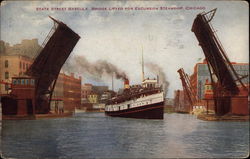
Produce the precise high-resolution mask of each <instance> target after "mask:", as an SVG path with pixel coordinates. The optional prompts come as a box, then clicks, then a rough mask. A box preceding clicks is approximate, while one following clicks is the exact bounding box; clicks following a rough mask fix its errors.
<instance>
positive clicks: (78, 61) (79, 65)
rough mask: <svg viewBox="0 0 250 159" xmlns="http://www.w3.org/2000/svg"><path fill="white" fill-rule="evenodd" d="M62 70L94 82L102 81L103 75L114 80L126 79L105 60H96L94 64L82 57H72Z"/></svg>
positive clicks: (122, 73)
mask: <svg viewBox="0 0 250 159" xmlns="http://www.w3.org/2000/svg"><path fill="white" fill-rule="evenodd" d="M63 70H64V71H66V72H69V73H70V72H76V73H78V74H84V75H88V76H90V78H92V79H93V80H95V81H102V79H101V78H102V77H103V76H104V75H108V76H110V77H111V76H113V75H115V78H116V79H122V80H125V79H127V75H126V74H125V72H124V71H122V70H120V69H118V68H117V67H116V66H115V65H113V64H111V63H109V62H108V61H106V60H98V61H96V62H93V63H91V62H89V61H88V60H87V59H86V58H85V57H84V56H78V55H77V56H74V57H72V58H70V59H69V60H68V61H66V62H65V64H64V66H63Z"/></svg>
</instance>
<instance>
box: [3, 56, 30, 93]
mask: <svg viewBox="0 0 250 159" xmlns="http://www.w3.org/2000/svg"><path fill="white" fill-rule="evenodd" d="M32 63H33V59H32V58H30V57H28V56H22V55H3V56H2V55H1V56H0V68H1V69H0V82H1V84H0V94H6V93H7V91H8V88H9V85H8V84H4V83H11V78H12V77H17V76H23V75H24V74H25V72H26V71H27V70H28V68H29V67H30V65H31V64H32Z"/></svg>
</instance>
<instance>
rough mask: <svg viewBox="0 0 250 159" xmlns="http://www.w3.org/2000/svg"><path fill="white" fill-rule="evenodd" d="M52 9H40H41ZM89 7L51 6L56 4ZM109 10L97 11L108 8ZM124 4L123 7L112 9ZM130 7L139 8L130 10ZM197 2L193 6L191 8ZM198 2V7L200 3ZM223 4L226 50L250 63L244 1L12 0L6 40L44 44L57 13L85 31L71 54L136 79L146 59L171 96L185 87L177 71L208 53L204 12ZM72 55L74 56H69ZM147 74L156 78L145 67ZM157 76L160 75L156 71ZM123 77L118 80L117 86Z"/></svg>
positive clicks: (4, 15)
mask: <svg viewBox="0 0 250 159" xmlns="http://www.w3.org/2000/svg"><path fill="white" fill-rule="evenodd" d="M44 7H46V8H49V10H37V8H44ZM69 7H77V8H88V9H87V10H78V11H70V10H68V9H67V10H64V11H62V10H51V8H69ZM104 7H106V8H107V10H92V8H104ZM113 7H115V8H118V7H122V8H123V10H109V9H110V8H113ZM126 7H129V8H131V7H132V8H134V9H133V10H125V8H126ZM135 7H158V8H160V7H183V9H179V10H135ZM190 7H193V9H188V8H190ZM194 7H195V8H194ZM214 8H217V11H216V13H215V16H214V18H213V20H212V21H211V24H212V26H213V27H214V29H215V30H216V33H217V35H218V37H219V40H220V41H221V43H222V45H223V47H224V49H225V50H226V53H227V55H228V57H229V59H230V61H233V62H247V63H248V62H249V56H248V54H249V52H248V50H249V36H248V35H249V32H248V30H249V19H248V16H249V6H248V3H247V2H244V1H105V2H104V1H60V2H59V1H43V2H42V1H8V2H6V1H5V2H2V3H1V10H0V12H1V34H0V38H1V40H4V41H5V42H8V43H10V44H11V45H13V44H17V43H20V42H21V40H22V39H34V38H38V40H39V43H40V44H41V43H42V42H43V40H44V39H45V37H46V35H47V34H48V32H49V31H50V29H51V27H52V26H53V22H52V20H51V19H50V18H49V17H48V16H52V17H54V18H56V19H58V20H60V21H62V22H64V23H65V24H67V25H68V26H69V27H70V28H71V29H72V30H74V31H75V32H76V33H78V34H79V35H80V36H81V39H80V40H79V42H78V43H77V45H76V46H75V48H74V50H73V52H72V53H71V56H70V57H69V58H72V57H73V56H76V55H79V56H84V57H85V58H86V59H87V60H88V61H89V62H90V63H95V62H96V61H98V60H106V61H108V62H110V63H112V64H113V65H115V66H116V67H117V68H119V69H120V70H122V71H124V72H125V73H126V74H127V76H128V77H129V79H130V83H131V84H139V83H141V77H142V75H141V54H142V48H143V54H144V62H145V63H146V62H149V63H154V64H157V65H159V66H160V67H161V68H162V69H163V71H164V73H165V75H166V79H167V81H168V82H169V91H168V94H167V97H170V98H171V97H173V96H174V90H176V89H182V86H181V81H180V79H179V74H178V73H177V70H178V69H179V68H184V70H185V72H186V73H188V74H189V75H191V74H192V73H193V69H194V66H195V64H196V63H197V62H202V60H203V59H204V54H203V52H202V49H201V47H200V46H199V45H198V41H197V39H196V37H195V35H194V33H193V32H192V31H191V27H192V24H193V20H194V19H195V17H196V15H197V14H199V13H201V12H208V11H210V10H212V9H214ZM68 60H70V59H68ZM80 75H81V76H82V78H83V83H93V84H97V85H108V86H109V87H111V78H110V77H103V78H102V81H94V80H93V79H91V78H88V77H87V76H85V75H84V74H80ZM145 76H146V77H147V76H150V77H153V76H154V75H152V72H150V69H147V67H145ZM155 77H156V76H155ZM122 86H123V83H122V81H121V80H115V81H114V87H115V89H116V90H117V89H118V88H121V87H122Z"/></svg>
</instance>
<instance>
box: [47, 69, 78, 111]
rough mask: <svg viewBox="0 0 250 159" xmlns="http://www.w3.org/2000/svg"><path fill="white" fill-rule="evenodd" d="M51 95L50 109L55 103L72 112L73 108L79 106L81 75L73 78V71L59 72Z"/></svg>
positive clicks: (53, 107)
mask: <svg viewBox="0 0 250 159" xmlns="http://www.w3.org/2000/svg"><path fill="white" fill-rule="evenodd" d="M52 97H53V98H52V99H53V101H52V102H51V109H52V110H54V109H55V105H56V103H57V104H58V106H59V107H63V110H64V111H65V112H73V111H74V110H75V108H79V107H81V77H79V78H75V77H74V74H73V73H71V75H67V74H64V73H60V74H59V76H58V79H57V82H56V86H55V89H54V92H53V96H52Z"/></svg>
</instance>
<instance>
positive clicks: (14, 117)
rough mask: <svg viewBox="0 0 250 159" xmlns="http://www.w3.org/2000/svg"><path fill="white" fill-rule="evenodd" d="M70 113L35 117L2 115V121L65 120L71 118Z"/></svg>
mask: <svg viewBox="0 0 250 159" xmlns="http://www.w3.org/2000/svg"><path fill="white" fill-rule="evenodd" d="M72 116H73V113H72V112H67V113H62V114H56V113H50V114H35V115H4V116H3V117H2V118H3V120H36V119H48V118H65V117H72Z"/></svg>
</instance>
